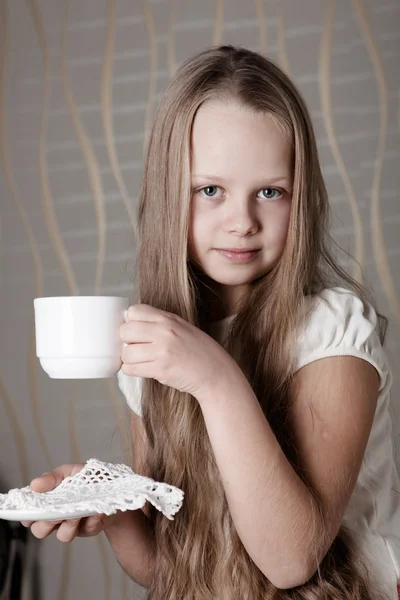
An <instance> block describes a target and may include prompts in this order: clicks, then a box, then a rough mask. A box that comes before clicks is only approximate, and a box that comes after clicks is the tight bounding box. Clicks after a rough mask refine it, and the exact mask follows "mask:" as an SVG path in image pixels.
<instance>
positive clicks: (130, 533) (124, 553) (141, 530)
mask: <svg viewBox="0 0 400 600" xmlns="http://www.w3.org/2000/svg"><path fill="white" fill-rule="evenodd" d="M131 433H132V450H133V470H134V472H135V473H138V474H140V475H144V474H145V472H146V466H145V449H146V446H147V444H146V442H145V432H144V427H143V424H142V420H141V418H140V417H138V416H136V415H135V414H134V413H132V415H131ZM117 515H118V517H117V516H116V518H115V520H112V519H111V520H109V524H108V525H107V526H106V527H105V529H104V532H105V534H106V536H107V539H108V541H109V542H110V544H111V546H112V549H113V551H114V553H115V556H116V558H117V560H118V562H119V564H120V565H121V567H122V568H123V569H124V571H125V572H126V573H127V574H128V575H129V577H130V578H131V579H133V580H134V581H136V582H137V583H139V584H140V585H142V586H144V587H147V588H149V587H150V585H151V581H152V578H153V568H154V547H153V544H152V539H151V536H150V531H149V528H148V521H147V506H146V505H145V506H144V507H143V509H142V510H134V511H126V512H124V513H121V512H119V513H117Z"/></svg>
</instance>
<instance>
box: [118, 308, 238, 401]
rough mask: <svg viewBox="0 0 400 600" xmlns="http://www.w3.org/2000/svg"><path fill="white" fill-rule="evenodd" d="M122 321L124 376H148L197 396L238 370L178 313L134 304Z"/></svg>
mask: <svg viewBox="0 0 400 600" xmlns="http://www.w3.org/2000/svg"><path fill="white" fill-rule="evenodd" d="M125 320H126V323H124V324H123V325H121V329H120V337H121V340H122V341H123V342H125V343H126V344H127V345H126V346H125V347H124V349H123V351H122V356H121V358H122V362H123V365H122V371H123V372H124V373H125V374H126V375H133V376H135V377H151V378H153V379H157V381H159V382H160V383H162V384H164V385H168V386H170V387H173V388H175V389H177V390H179V391H181V392H188V393H189V394H192V395H193V396H195V397H196V398H198V397H199V396H201V395H202V394H204V393H205V392H208V391H209V390H211V389H213V386H214V385H215V383H216V382H217V381H218V379H220V378H221V376H223V377H226V376H229V373H230V372H231V371H232V370H235V369H236V370H237V369H239V367H238V365H237V364H236V363H235V361H234V360H233V359H232V358H231V356H230V355H229V354H228V353H227V352H226V351H225V350H224V349H223V348H222V346H221V345H220V344H218V343H217V342H216V341H215V340H214V339H213V338H212V337H210V336H209V335H207V334H206V333H205V332H204V331H202V330H201V329H198V328H197V327H195V326H194V325H191V324H190V323H188V322H187V321H185V320H184V319H182V318H181V317H179V316H178V315H174V314H172V313H168V312H165V311H163V310H159V309H158V308H154V307H153V306H149V305H148V304H135V305H134V306H131V307H130V308H129V309H128V311H127V314H126V319H125Z"/></svg>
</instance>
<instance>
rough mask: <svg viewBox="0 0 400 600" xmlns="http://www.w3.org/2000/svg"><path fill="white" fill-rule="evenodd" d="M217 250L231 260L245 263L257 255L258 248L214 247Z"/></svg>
mask: <svg viewBox="0 0 400 600" xmlns="http://www.w3.org/2000/svg"><path fill="white" fill-rule="evenodd" d="M216 250H217V252H218V253H219V254H221V256H223V257H224V258H226V259H228V260H229V261H231V262H236V263H246V262H249V261H251V260H253V258H255V257H256V256H257V254H258V253H259V251H260V249H259V248H257V249H245V248H240V249H239V248H231V249H228V248H216Z"/></svg>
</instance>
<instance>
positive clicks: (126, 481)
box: [0, 458, 183, 521]
mask: <svg viewBox="0 0 400 600" xmlns="http://www.w3.org/2000/svg"><path fill="white" fill-rule="evenodd" d="M146 501H148V502H150V503H151V504H152V505H153V506H154V507H155V508H156V509H157V510H159V511H160V512H162V513H163V514H164V515H165V516H166V517H167V519H171V520H173V515H175V513H177V512H178V510H179V509H180V507H181V506H182V501H183V492H182V490H180V489H179V488H177V487H174V486H172V485H168V484H166V483H158V482H156V481H154V480H153V479H150V478H149V477H143V476H141V475H137V474H136V473H134V472H133V471H132V469H131V468H130V467H128V466H127V465H123V464H122V465H115V464H112V463H104V462H101V461H99V460H97V459H95V458H91V459H89V460H88V461H87V462H86V464H85V465H84V466H83V468H82V470H81V471H79V473H77V474H76V475H73V476H70V477H66V478H65V479H64V480H63V481H62V482H61V483H60V485H58V486H57V487H56V488H54V489H53V490H50V491H48V492H42V493H38V492H34V491H33V490H32V489H31V488H30V487H29V486H26V487H23V488H15V489H12V490H10V491H9V492H8V493H7V494H0V519H5V520H7V521H61V520H62V521H63V520H66V519H76V518H82V517H89V516H92V515H96V514H105V515H112V514H115V513H116V512H117V511H118V510H121V511H126V510H137V509H139V508H142V507H143V506H144V505H145V503H146Z"/></svg>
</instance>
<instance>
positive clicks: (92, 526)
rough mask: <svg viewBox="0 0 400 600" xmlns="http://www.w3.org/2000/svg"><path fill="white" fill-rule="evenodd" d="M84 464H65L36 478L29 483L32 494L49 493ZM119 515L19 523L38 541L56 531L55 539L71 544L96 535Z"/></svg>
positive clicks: (77, 471)
mask: <svg viewBox="0 0 400 600" xmlns="http://www.w3.org/2000/svg"><path fill="white" fill-rule="evenodd" d="M83 467H84V464H83V463H82V464H81V463H76V464H65V465H61V466H60V467H57V468H56V469H54V471H51V472H50V473H44V474H43V475H41V477H36V479H33V480H32V481H31V483H30V487H31V489H32V490H33V491H34V492H49V491H50V490H52V489H54V488H55V487H57V486H58V485H60V483H61V482H62V481H63V479H65V478H66V477H69V476H70V475H76V473H79V471H81V470H82V468H83ZM119 515H120V511H118V512H117V513H116V514H114V515H110V516H107V515H103V514H100V515H94V516H92V517H82V518H79V519H68V520H61V521H21V523H22V525H24V526H25V527H30V528H31V532H32V533H33V535H34V536H35V537H36V538H38V539H43V538H45V537H47V536H48V535H50V533H52V531H54V530H58V531H57V538H58V539H59V540H60V542H72V540H73V539H74V538H75V537H91V536H93V535H97V534H98V533H100V532H101V531H103V530H104V529H105V527H108V526H109V525H110V524H111V521H114V520H115V519H116V518H118V516H119Z"/></svg>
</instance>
